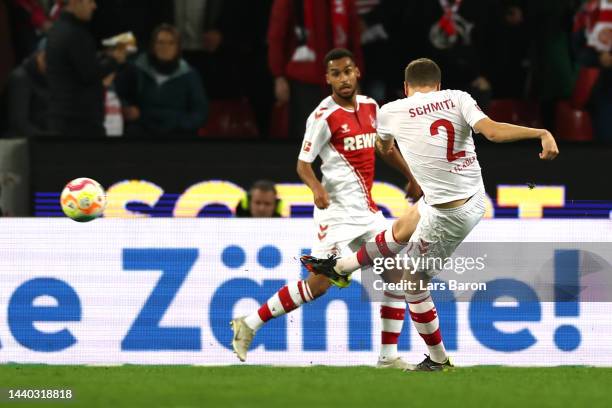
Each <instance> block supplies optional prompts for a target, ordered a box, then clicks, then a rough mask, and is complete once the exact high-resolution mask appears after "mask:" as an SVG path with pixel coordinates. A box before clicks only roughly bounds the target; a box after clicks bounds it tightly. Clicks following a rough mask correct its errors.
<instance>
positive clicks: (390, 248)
mask: <svg viewBox="0 0 612 408" xmlns="http://www.w3.org/2000/svg"><path fill="white" fill-rule="evenodd" d="M406 245H407V244H406V243H401V242H397V240H396V239H395V237H394V236H393V229H392V228H389V229H388V230H385V231H382V232H379V233H378V234H377V235H376V238H375V239H374V242H367V243H365V244H363V245H362V246H361V248H359V250H358V251H357V252H355V253H354V254H352V255H350V256H348V257H345V258H340V259H338V260H337V261H336V266H335V267H334V269H335V270H336V272H338V273H340V274H348V273H352V272H355V271H356V270H357V269H359V268H361V267H364V266H371V265H373V264H374V259H376V258H381V257H382V258H389V257H393V256H395V255H396V254H398V253H400V251H401V250H402V249H404V248H406Z"/></svg>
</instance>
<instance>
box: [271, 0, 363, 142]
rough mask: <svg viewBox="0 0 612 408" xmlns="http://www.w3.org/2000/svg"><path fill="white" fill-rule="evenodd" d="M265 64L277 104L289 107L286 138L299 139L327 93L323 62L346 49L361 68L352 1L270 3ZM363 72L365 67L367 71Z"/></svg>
mask: <svg viewBox="0 0 612 408" xmlns="http://www.w3.org/2000/svg"><path fill="white" fill-rule="evenodd" d="M268 44H269V50H268V62H269V66H270V70H271V72H272V75H273V77H274V78H275V83H274V93H275V95H276V100H277V103H279V104H284V103H289V137H290V138H293V139H301V138H302V137H303V136H304V129H305V123H306V119H307V118H308V115H309V114H310V112H312V110H313V109H314V108H315V107H316V106H317V105H318V104H319V102H320V101H321V98H322V97H323V96H324V95H325V94H326V93H327V86H326V84H325V82H324V78H325V66H324V65H323V58H324V57H325V54H326V53H327V52H328V51H329V50H330V49H332V48H347V49H349V50H351V51H352V52H353V54H355V62H356V65H357V66H359V67H360V68H362V67H363V58H362V53H361V32H360V30H359V18H358V16H357V10H356V8H355V2H354V0H274V3H273V4H272V11H271V14H270V26H269V29H268ZM366 69H367V67H366Z"/></svg>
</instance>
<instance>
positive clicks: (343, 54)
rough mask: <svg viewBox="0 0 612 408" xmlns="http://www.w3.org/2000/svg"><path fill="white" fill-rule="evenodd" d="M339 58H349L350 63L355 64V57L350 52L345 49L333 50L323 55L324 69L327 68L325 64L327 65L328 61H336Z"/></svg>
mask: <svg viewBox="0 0 612 408" xmlns="http://www.w3.org/2000/svg"><path fill="white" fill-rule="evenodd" d="M341 58H350V59H351V61H353V62H355V56H354V55H353V53H352V52H350V51H349V50H347V49H346V48H334V49H333V50H331V51H330V52H328V53H327V54H326V55H325V58H324V59H323V63H324V64H325V68H327V64H329V62H330V61H334V60H338V59H341Z"/></svg>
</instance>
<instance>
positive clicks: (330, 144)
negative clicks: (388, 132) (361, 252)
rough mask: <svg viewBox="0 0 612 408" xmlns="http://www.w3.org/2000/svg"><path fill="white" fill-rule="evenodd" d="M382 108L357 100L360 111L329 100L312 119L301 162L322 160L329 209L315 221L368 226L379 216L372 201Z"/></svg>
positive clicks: (317, 214)
mask: <svg viewBox="0 0 612 408" xmlns="http://www.w3.org/2000/svg"><path fill="white" fill-rule="evenodd" d="M377 115H378V105H377V104H376V102H375V101H374V100H373V99H370V98H368V97H365V96H362V95H358V96H357V110H356V111H352V110H348V109H345V108H343V107H341V106H340V105H338V104H337V103H336V102H335V101H334V100H333V98H332V97H331V96H330V97H327V98H325V99H324V100H323V101H322V102H321V103H320V104H319V106H318V107H317V108H316V109H315V110H314V111H313V112H312V113H311V114H310V116H309V118H308V121H307V123H306V133H305V135H304V141H303V143H302V150H301V152H300V155H299V159H300V160H302V161H305V162H308V163H312V162H313V161H314V160H315V159H316V158H317V156H319V157H321V160H322V162H323V163H322V165H321V172H322V173H323V180H322V184H323V186H324V187H325V189H326V191H327V192H328V193H329V197H330V206H329V208H327V209H326V210H322V211H321V210H318V209H316V208H315V218H317V219H319V220H321V219H323V218H324V219H326V222H328V223H334V222H337V223H343V224H360V225H361V224H362V225H365V224H369V223H370V222H371V221H372V216H373V214H374V213H376V212H377V211H378V208H377V207H376V204H375V203H374V201H373V200H372V195H371V189H372V184H373V182H374V162H375V145H376V121H377Z"/></svg>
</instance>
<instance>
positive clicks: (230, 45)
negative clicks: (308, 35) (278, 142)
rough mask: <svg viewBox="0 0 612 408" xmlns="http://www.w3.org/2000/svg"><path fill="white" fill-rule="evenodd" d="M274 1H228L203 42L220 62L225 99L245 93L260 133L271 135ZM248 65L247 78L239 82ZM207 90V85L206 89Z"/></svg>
mask: <svg viewBox="0 0 612 408" xmlns="http://www.w3.org/2000/svg"><path fill="white" fill-rule="evenodd" d="M271 8H272V0H259V1H244V0H226V1H225V2H224V7H223V8H222V9H221V10H220V14H219V16H218V18H217V20H216V22H215V23H214V24H213V27H214V28H213V29H212V30H210V31H208V32H207V33H205V37H204V39H205V41H204V45H205V48H206V49H207V50H209V51H210V52H212V54H213V55H214V57H215V58H216V60H217V61H218V62H219V63H220V65H219V68H222V69H223V72H220V73H219V74H217V79H218V80H219V85H222V86H223V88H224V89H223V97H224V98H239V97H242V96H246V97H247V98H248V100H249V102H250V105H251V107H252V108H253V111H254V113H255V119H256V121H257V127H258V129H259V133H260V134H261V135H263V136H264V137H265V136H267V135H268V134H269V126H270V113H271V110H272V105H273V103H274V89H273V84H274V82H273V79H272V75H271V74H270V70H269V69H268V63H267V55H268V44H267V36H266V34H267V31H268V19H269V17H270V9H271ZM245 63H247V64H248V73H249V74H248V75H249V80H248V81H236V80H235V78H239V77H241V76H243V75H244V72H245ZM219 68H218V69H219ZM207 90H208V88H207Z"/></svg>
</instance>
